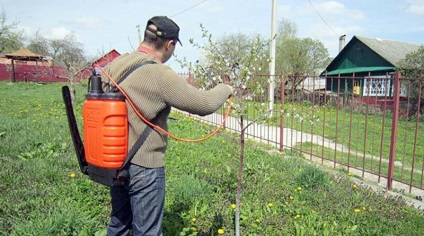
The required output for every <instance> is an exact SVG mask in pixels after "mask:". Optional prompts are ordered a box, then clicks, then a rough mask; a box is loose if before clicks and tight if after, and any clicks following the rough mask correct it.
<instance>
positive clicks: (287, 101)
mask: <svg viewBox="0 0 424 236" xmlns="http://www.w3.org/2000/svg"><path fill="white" fill-rule="evenodd" d="M268 78H269V76H256V77H255V79H257V80H258V81H262V82H263V81H267V80H268ZM299 81H302V82H299ZM423 86H424V79H423V78H421V79H418V78H403V77H401V76H400V74H385V75H381V74H379V75H373V74H371V73H367V74H362V75H358V76H355V75H354V76H351V77H342V76H335V77H308V78H298V77H293V76H290V77H284V76H278V78H276V86H275V90H274V94H275V97H274V105H273V110H272V112H271V113H266V112H267V110H268V107H269V105H268V103H269V96H268V92H267V91H266V92H265V93H263V94H260V95H254V96H249V97H248V99H243V100H242V103H243V108H244V109H243V111H244V112H243V114H244V115H243V119H244V121H246V122H245V124H247V123H249V122H251V121H255V123H254V124H252V125H250V126H249V127H248V128H247V129H246V136H247V137H248V138H254V139H256V140H260V141H262V142H266V143H268V144H270V145H273V146H274V147H276V148H278V149H280V150H283V149H289V150H293V151H297V152H300V153H302V154H303V155H304V156H305V157H307V158H309V159H310V160H313V161H318V162H321V163H322V164H326V165H331V166H333V167H334V168H343V169H345V170H346V171H348V172H352V173H354V174H355V175H359V176H361V177H363V178H373V180H375V181H376V182H377V183H379V184H380V185H383V186H385V187H387V189H389V190H392V189H393V188H399V189H403V190H407V191H409V192H411V191H413V190H418V191H421V190H424V118H423V117H422V116H421V114H422V113H423V108H424V101H423V98H422V94H423V91H422V89H423ZM264 114H265V115H264ZM231 116H232V117H231V118H230V119H229V120H228V121H227V122H226V128H227V129H229V130H233V131H236V132H240V130H241V128H242V127H240V126H239V119H240V117H239V114H238V113H236V112H233V113H232V115H231ZM197 117H198V118H199V119H201V120H203V121H207V122H209V123H212V124H220V123H221V121H222V118H223V117H222V113H216V114H213V115H211V116H206V117H199V116H197ZM398 186H403V187H398ZM405 186H406V187H405Z"/></svg>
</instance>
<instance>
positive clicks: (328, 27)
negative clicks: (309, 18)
mask: <svg viewBox="0 0 424 236" xmlns="http://www.w3.org/2000/svg"><path fill="white" fill-rule="evenodd" d="M308 1H309V4H311V6H312V8H313V9H314V10H315V12H316V13H317V14H318V16H319V17H320V18H321V20H322V21H323V22H324V23H325V24H326V25H327V26H328V28H329V29H330V30H331V31H332V32H333V33H334V34H335V35H336V36H337V37H339V35H338V34H337V33H336V32H334V30H333V28H331V26H330V25H329V24H328V23H327V22H326V21H325V20H324V18H323V17H322V16H321V14H319V12H318V11H317V9H316V8H315V6H314V4H312V2H311V0H308Z"/></svg>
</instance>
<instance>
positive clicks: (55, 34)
mask: <svg viewBox="0 0 424 236" xmlns="http://www.w3.org/2000/svg"><path fill="white" fill-rule="evenodd" d="M70 34H73V35H74V36H75V38H76V40H77V41H78V42H81V41H82V40H81V37H80V35H78V34H77V33H75V32H73V31H70V30H68V29H66V28H65V27H57V28H53V29H51V30H50V32H49V33H47V34H46V35H45V37H46V38H49V39H64V38H65V36H66V35H70Z"/></svg>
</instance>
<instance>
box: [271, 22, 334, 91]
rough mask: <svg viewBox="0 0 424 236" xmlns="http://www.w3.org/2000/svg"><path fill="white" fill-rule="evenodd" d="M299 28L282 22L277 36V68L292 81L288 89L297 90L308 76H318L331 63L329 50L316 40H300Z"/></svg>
mask: <svg viewBox="0 0 424 236" xmlns="http://www.w3.org/2000/svg"><path fill="white" fill-rule="evenodd" d="M296 35H297V27H296V25H295V24H293V23H291V22H290V21H288V20H283V21H281V22H280V24H279V27H278V34H277V55H276V64H277V66H276V67H277V68H278V69H279V70H281V72H283V73H284V74H285V75H287V76H290V77H291V80H290V82H289V83H287V85H288V86H286V89H289V90H291V89H294V90H296V89H297V88H298V86H299V85H300V84H301V83H302V81H303V80H304V79H305V78H306V77H307V76H315V75H317V74H318V73H319V72H320V71H321V70H322V69H323V68H325V67H326V66H327V64H328V63H329V61H330V58H329V54H328V50H327V49H326V48H325V46H324V44H323V43H322V42H320V41H319V40H316V39H311V38H298V37H297V36H296Z"/></svg>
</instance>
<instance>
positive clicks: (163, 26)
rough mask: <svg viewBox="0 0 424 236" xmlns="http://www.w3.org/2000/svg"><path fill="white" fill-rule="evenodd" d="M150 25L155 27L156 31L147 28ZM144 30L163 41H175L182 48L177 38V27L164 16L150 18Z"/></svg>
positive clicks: (178, 30) (178, 28) (178, 29)
mask: <svg viewBox="0 0 424 236" xmlns="http://www.w3.org/2000/svg"><path fill="white" fill-rule="evenodd" d="M151 24H153V25H155V26H156V28H157V30H154V29H152V28H149V25H151ZM146 30H148V31H150V32H151V33H154V34H155V35H156V36H158V37H161V38H164V39H173V40H177V41H178V42H179V43H180V44H181V46H182V43H181V41H180V39H179V38H178V33H179V32H180V27H178V25H177V24H176V23H175V22H174V21H173V20H171V19H169V18H168V17H166V16H154V17H152V18H151V19H150V20H149V21H147V25H146Z"/></svg>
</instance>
